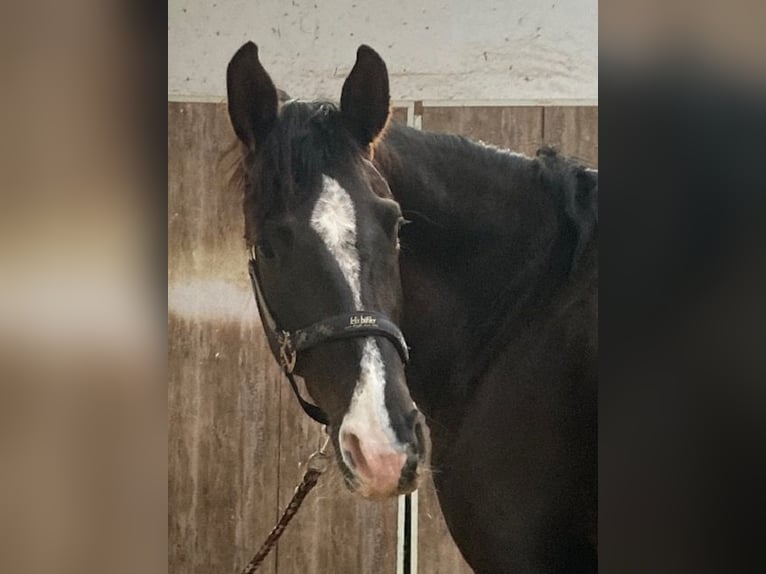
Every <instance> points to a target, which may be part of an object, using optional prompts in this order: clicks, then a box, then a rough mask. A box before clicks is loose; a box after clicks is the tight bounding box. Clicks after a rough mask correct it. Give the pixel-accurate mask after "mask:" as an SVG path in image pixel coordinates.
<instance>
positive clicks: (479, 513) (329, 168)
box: [227, 42, 598, 573]
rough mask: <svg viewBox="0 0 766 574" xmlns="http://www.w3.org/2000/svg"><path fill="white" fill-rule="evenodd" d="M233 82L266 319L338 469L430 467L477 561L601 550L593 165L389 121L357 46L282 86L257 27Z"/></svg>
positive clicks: (390, 476) (411, 474)
mask: <svg viewBox="0 0 766 574" xmlns="http://www.w3.org/2000/svg"><path fill="white" fill-rule="evenodd" d="M227 93H228V111H229V117H230V120H231V123H232V126H233V128H234V132H235V133H236V135H237V137H238V139H239V141H240V147H241V149H242V158H241V161H242V166H243V169H244V173H245V177H244V182H245V183H244V186H243V187H244V189H243V212H244V219H245V241H246V244H247V247H248V250H249V251H250V253H251V257H250V259H251V260H250V270H251V278H252V279H253V285H254V289H255V290H256V295H257V298H258V301H259V309H260V311H261V316H262V319H263V318H264V317H265V318H266V320H263V321H262V322H263V323H264V328H265V330H266V334H267V336H268V338H269V342H270V344H271V347H272V351H273V352H274V354H275V356H277V357H278V358H279V359H280V362H281V363H282V365H283V367H285V370H286V372H288V373H290V374H292V373H293V372H294V373H295V374H298V375H300V376H301V377H302V378H303V380H304V381H305V385H306V388H307V390H308V393H309V394H310V396H311V398H312V399H313V400H314V401H315V402H316V404H315V405H311V404H309V403H308V401H304V400H303V399H301V404H302V405H303V406H304V408H305V409H308V410H307V412H309V414H311V415H312V416H314V418H316V419H317V420H320V421H322V422H326V423H327V425H328V426H327V428H328V432H329V433H330V436H331V439H332V444H333V446H334V448H335V453H336V459H337V460H336V462H337V465H338V466H339V468H340V469H341V471H342V474H343V475H344V477H345V479H346V484H347V486H348V487H349V488H350V489H351V490H353V491H355V492H358V493H359V494H360V495H361V496H364V497H367V498H372V499H375V498H386V497H391V496H396V495H400V494H403V493H408V492H411V491H412V490H414V489H415V488H417V486H418V484H419V483H420V481H422V480H423V476H425V474H426V473H427V472H428V471H429V467H430V469H431V470H432V472H433V480H434V484H435V486H436V490H437V495H438V499H439V504H440V506H441V508H442V511H443V514H444V518H445V520H446V523H447V526H448V528H449V531H450V534H451V536H452V537H453V539H454V541H455V543H456V545H457V547H458V548H459V550H460V552H461V553H462V555H463V556H464V558H465V559H466V561H467V562H468V564H469V565H470V566H471V567H472V568H473V569H474V570H475V571H476V572H481V573H485V572H487V573H488V572H493V573H496V572H513V573H516V572H519V573H522V572H569V573H572V572H594V571H596V568H597V565H596V548H597V540H596V525H597V516H596V515H597V492H596V482H597V455H596V444H597V353H598V338H597V279H598V273H597V229H598V216H597V205H598V172H597V171H595V170H592V169H587V168H586V167H584V166H582V165H580V164H579V163H578V162H576V161H574V160H572V159H568V158H564V157H562V156H561V155H560V154H558V153H557V152H556V151H555V150H553V149H550V148H542V149H541V150H539V151H538V153H537V155H536V156H535V157H527V156H523V155H521V154H516V153H512V152H509V151H508V150H502V149H498V148H494V147H492V146H489V145H486V144H483V143H481V142H473V141H470V140H468V139H465V138H463V137H459V136H455V135H448V134H436V133H428V132H424V131H420V130H416V129H413V128H409V127H406V126H402V125H399V124H397V123H395V122H393V121H392V120H391V119H390V115H391V114H390V108H391V102H390V94H389V80H388V72H387V69H386V65H385V63H384V61H383V60H382V58H381V57H380V56H379V55H378V54H377V53H376V52H375V51H374V50H373V49H372V48H370V47H368V46H366V45H362V46H360V47H359V49H358V51H357V54H356V62H355V64H354V66H353V68H352V69H351V71H350V73H349V74H348V76H347V78H346V79H345V81H344V84H343V88H342V92H341V98H340V104H339V105H337V104H335V103H332V102H328V101H301V100H297V99H291V100H287V101H283V102H282V101H280V98H279V96H278V92H277V90H276V88H275V86H274V83H273V82H272V80H271V78H270V76H269V75H268V73H267V72H266V70H265V69H264V67H263V66H262V64H261V62H260V60H259V54H258V47H257V46H256V45H255V44H254V43H252V42H248V43H246V44H244V45H243V46H242V47H241V48H240V49H239V50H238V51H237V52H236V53H235V55H234V56H233V57H232V59H231V61H230V62H229V65H228V67H227ZM355 321H356V326H357V327H359V326H362V327H364V328H363V329H362V330H361V331H354V325H353V323H354V322H355ZM364 322H366V323H367V325H366V326H365V325H362V324H361V323H364ZM381 325H383V326H385V328H383V327H381ZM309 332H310V333H311V335H306V333H309ZM298 333H300V334H301V337H302V338H303V339H304V340H305V339H307V338H308V339H312V341H311V343H310V344H308V343H307V344H304V345H300V344H298V343H296V342H295V340H294V339H295V338H296V337H298V335H297V334H298ZM290 334H292V335H293V340H291V339H290V338H289V335H290ZM298 338H300V337H298ZM405 341H406V342H405ZM402 347H404V348H402ZM291 382H292V379H291ZM295 390H296V393H297V387H295ZM312 408H313V409H314V410H311V409H312Z"/></svg>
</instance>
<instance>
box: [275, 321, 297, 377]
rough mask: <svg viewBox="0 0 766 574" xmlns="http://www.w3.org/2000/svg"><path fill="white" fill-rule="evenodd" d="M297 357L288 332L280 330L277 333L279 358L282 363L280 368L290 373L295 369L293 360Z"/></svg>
mask: <svg viewBox="0 0 766 574" xmlns="http://www.w3.org/2000/svg"><path fill="white" fill-rule="evenodd" d="M297 358H298V354H297V353H296V352H295V349H294V348H293V342H292V340H291V339H290V333H288V332H287V331H282V332H281V333H280V335H279V360H280V362H281V363H282V368H284V370H285V371H286V372H288V373H292V372H293V369H295V361H296V359H297Z"/></svg>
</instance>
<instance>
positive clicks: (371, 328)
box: [248, 253, 410, 425]
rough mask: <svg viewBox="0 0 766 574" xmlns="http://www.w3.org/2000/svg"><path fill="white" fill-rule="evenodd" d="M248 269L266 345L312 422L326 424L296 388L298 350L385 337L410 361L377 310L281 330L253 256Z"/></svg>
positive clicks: (398, 334)
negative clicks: (360, 338)
mask: <svg viewBox="0 0 766 574" xmlns="http://www.w3.org/2000/svg"><path fill="white" fill-rule="evenodd" d="M248 270H249V272H250V281H251V282H252V284H253V292H254V293H255V302H256V303H257V304H258V312H259V313H260V315H261V322H262V323H263V325H264V327H265V331H266V338H267V339H268V341H269V347H270V348H271V352H272V354H273V355H274V357H275V358H276V359H277V361H278V362H279V365H280V366H281V367H282V370H283V371H284V372H285V375H286V376H287V380H288V381H290V386H291V387H292V388H293V392H294V393H295V397H296V398H297V399H298V403H300V405H301V407H302V408H303V410H304V411H305V413H306V414H307V415H308V416H310V417H311V418H312V419H314V420H315V421H317V422H319V423H321V424H324V425H326V424H329V419H328V417H327V414H326V413H325V412H324V411H323V410H322V409H320V408H319V407H318V406H316V405H313V404H311V403H310V402H308V401H306V400H305V399H304V398H303V397H302V396H301V394H300V391H299V390H298V384H297V383H296V382H295V378H294V377H293V371H294V370H295V363H296V361H297V360H298V353H299V352H300V351H305V350H306V349H311V348H313V347H316V346H318V345H321V344H322V343H326V342H328V341H338V340H341V339H351V338H356V337H385V338H387V339H388V340H390V341H391V342H392V343H393V344H394V348H396V350H397V352H398V353H399V356H400V357H401V359H402V362H403V363H405V364H406V363H407V362H408V361H409V358H410V356H409V351H408V349H407V343H406V342H405V340H404V335H402V332H401V331H400V330H399V327H397V326H396V325H395V324H394V323H393V322H392V321H391V320H390V319H389V318H388V317H386V316H385V315H383V314H382V313H378V312H376V311H353V312H351V313H342V314H340V315H334V316H333V317H330V318H329V319H324V320H322V321H319V322H317V323H314V324H312V325H309V326H308V327H304V328H302V329H295V330H294V331H286V330H284V329H280V328H279V326H278V323H277V321H276V318H275V317H274V315H273V314H272V313H271V309H269V306H268V304H267V303H266V298H265V297H264V295H263V290H262V289H261V282H260V279H259V277H258V270H257V269H256V262H255V258H254V257H252V253H251V258H250V261H249V262H248Z"/></svg>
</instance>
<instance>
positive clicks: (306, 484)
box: [242, 427, 330, 574]
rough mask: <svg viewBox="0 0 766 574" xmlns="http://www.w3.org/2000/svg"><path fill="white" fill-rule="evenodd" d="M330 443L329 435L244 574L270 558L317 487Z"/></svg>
mask: <svg viewBox="0 0 766 574" xmlns="http://www.w3.org/2000/svg"><path fill="white" fill-rule="evenodd" d="M325 432H327V427H325ZM329 442H330V435H329V434H328V435H327V438H326V439H325V441H324V444H323V445H322V446H321V448H320V449H319V450H318V451H316V452H315V453H313V454H312V455H311V456H310V457H309V458H308V460H307V461H306V472H304V473H303V478H302V479H301V482H300V484H299V485H298V486H297V487H296V489H295V493H294V494H293V497H292V499H291V500H290V503H289V504H288V505H287V507H286V508H285V510H284V512H282V516H281V517H280V518H279V522H277V524H276V525H275V526H274V528H272V529H271V532H269V535H268V536H267V537H266V541H265V542H264V543H263V544H262V545H261V548H260V550H258V552H256V554H255V556H253V558H252V560H250V562H248V563H247V566H245V567H244V568H243V569H242V574H252V573H253V572H255V571H256V570H258V567H259V566H260V565H261V563H262V562H263V561H264V559H265V558H266V556H268V554H269V552H271V549H272V548H274V546H275V545H276V543H277V541H278V540H279V537H280V536H282V533H283V532H284V531H285V528H287V525H288V524H289V522H290V520H292V518H293V516H295V515H296V514H297V512H298V509H299V508H300V507H301V504H302V503H303V499H304V498H306V495H307V494H308V493H309V492H311V489H312V488H314V487H315V486H316V484H317V481H318V480H319V477H320V476H321V475H322V473H323V472H324V471H325V470H327V466H328V462H329V459H330V457H328V456H327V454H326V453H325V449H326V448H327V444H328V443H329Z"/></svg>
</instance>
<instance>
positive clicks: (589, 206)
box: [565, 168, 598, 269]
mask: <svg viewBox="0 0 766 574" xmlns="http://www.w3.org/2000/svg"><path fill="white" fill-rule="evenodd" d="M574 180H575V184H574V186H573V188H570V189H568V190H567V197H566V207H565V209H566V213H567V215H568V216H569V219H570V220H571V221H572V222H573V223H574V225H575V227H576V228H577V243H576V245H575V249H574V253H573V255H572V265H571V269H575V268H576V267H577V265H578V263H579V262H580V258H581V257H582V255H583V253H584V252H585V249H586V247H587V246H588V244H589V243H590V242H591V240H592V239H593V238H594V236H595V234H596V228H597V227H598V170H595V169H585V168H580V169H578V170H577V172H576V173H575V178H574Z"/></svg>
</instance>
